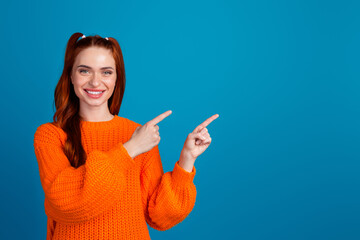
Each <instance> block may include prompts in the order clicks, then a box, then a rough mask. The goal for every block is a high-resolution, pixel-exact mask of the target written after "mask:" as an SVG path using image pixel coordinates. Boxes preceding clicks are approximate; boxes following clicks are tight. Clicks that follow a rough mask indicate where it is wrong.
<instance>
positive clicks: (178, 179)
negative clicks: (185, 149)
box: [172, 161, 196, 185]
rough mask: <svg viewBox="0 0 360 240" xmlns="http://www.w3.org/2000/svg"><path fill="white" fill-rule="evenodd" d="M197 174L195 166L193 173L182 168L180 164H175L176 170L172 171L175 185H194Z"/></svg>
mask: <svg viewBox="0 0 360 240" xmlns="http://www.w3.org/2000/svg"><path fill="white" fill-rule="evenodd" d="M195 174H196V169H195V166H193V169H192V171H191V172H188V171H186V170H185V169H183V168H182V167H180V165H179V162H178V161H177V162H176V163H175V166H174V169H173V171H172V179H173V183H174V184H185V185H186V184H189V183H192V182H193V180H194V177H195Z"/></svg>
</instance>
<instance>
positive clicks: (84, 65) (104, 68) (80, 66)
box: [77, 65, 114, 70]
mask: <svg viewBox="0 0 360 240" xmlns="http://www.w3.org/2000/svg"><path fill="white" fill-rule="evenodd" d="M77 67H78V68H79V67H84V68H89V69H91V67H89V66H86V65H79V66H77ZM110 68H111V69H112V70H114V68H112V67H102V68H100V69H110Z"/></svg>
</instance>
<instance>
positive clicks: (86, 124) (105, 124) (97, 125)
mask: <svg viewBox="0 0 360 240" xmlns="http://www.w3.org/2000/svg"><path fill="white" fill-rule="evenodd" d="M119 121H120V117H119V116H118V115H114V117H113V118H112V119H111V120H109V121H101V122H90V121H84V120H80V126H81V127H83V128H87V129H106V128H111V127H114V126H116V125H117V123H118V122H119Z"/></svg>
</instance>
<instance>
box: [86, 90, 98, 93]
mask: <svg viewBox="0 0 360 240" xmlns="http://www.w3.org/2000/svg"><path fill="white" fill-rule="evenodd" d="M85 91H86V92H88V93H91V94H100V93H102V92H92V91H88V90H85Z"/></svg>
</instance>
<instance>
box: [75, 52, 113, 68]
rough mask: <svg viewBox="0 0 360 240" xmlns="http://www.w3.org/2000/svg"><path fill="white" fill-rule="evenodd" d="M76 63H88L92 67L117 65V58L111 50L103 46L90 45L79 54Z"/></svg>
mask: <svg viewBox="0 0 360 240" xmlns="http://www.w3.org/2000/svg"><path fill="white" fill-rule="evenodd" d="M75 65H76V66H77V65H86V66H89V67H91V68H102V67H108V66H110V67H115V60H114V57H113V55H112V52H111V50H109V49H105V48H101V47H89V48H86V49H84V50H82V51H81V52H80V53H79V54H78V55H77V57H76V59H75ZM105 65H106V66H105Z"/></svg>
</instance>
